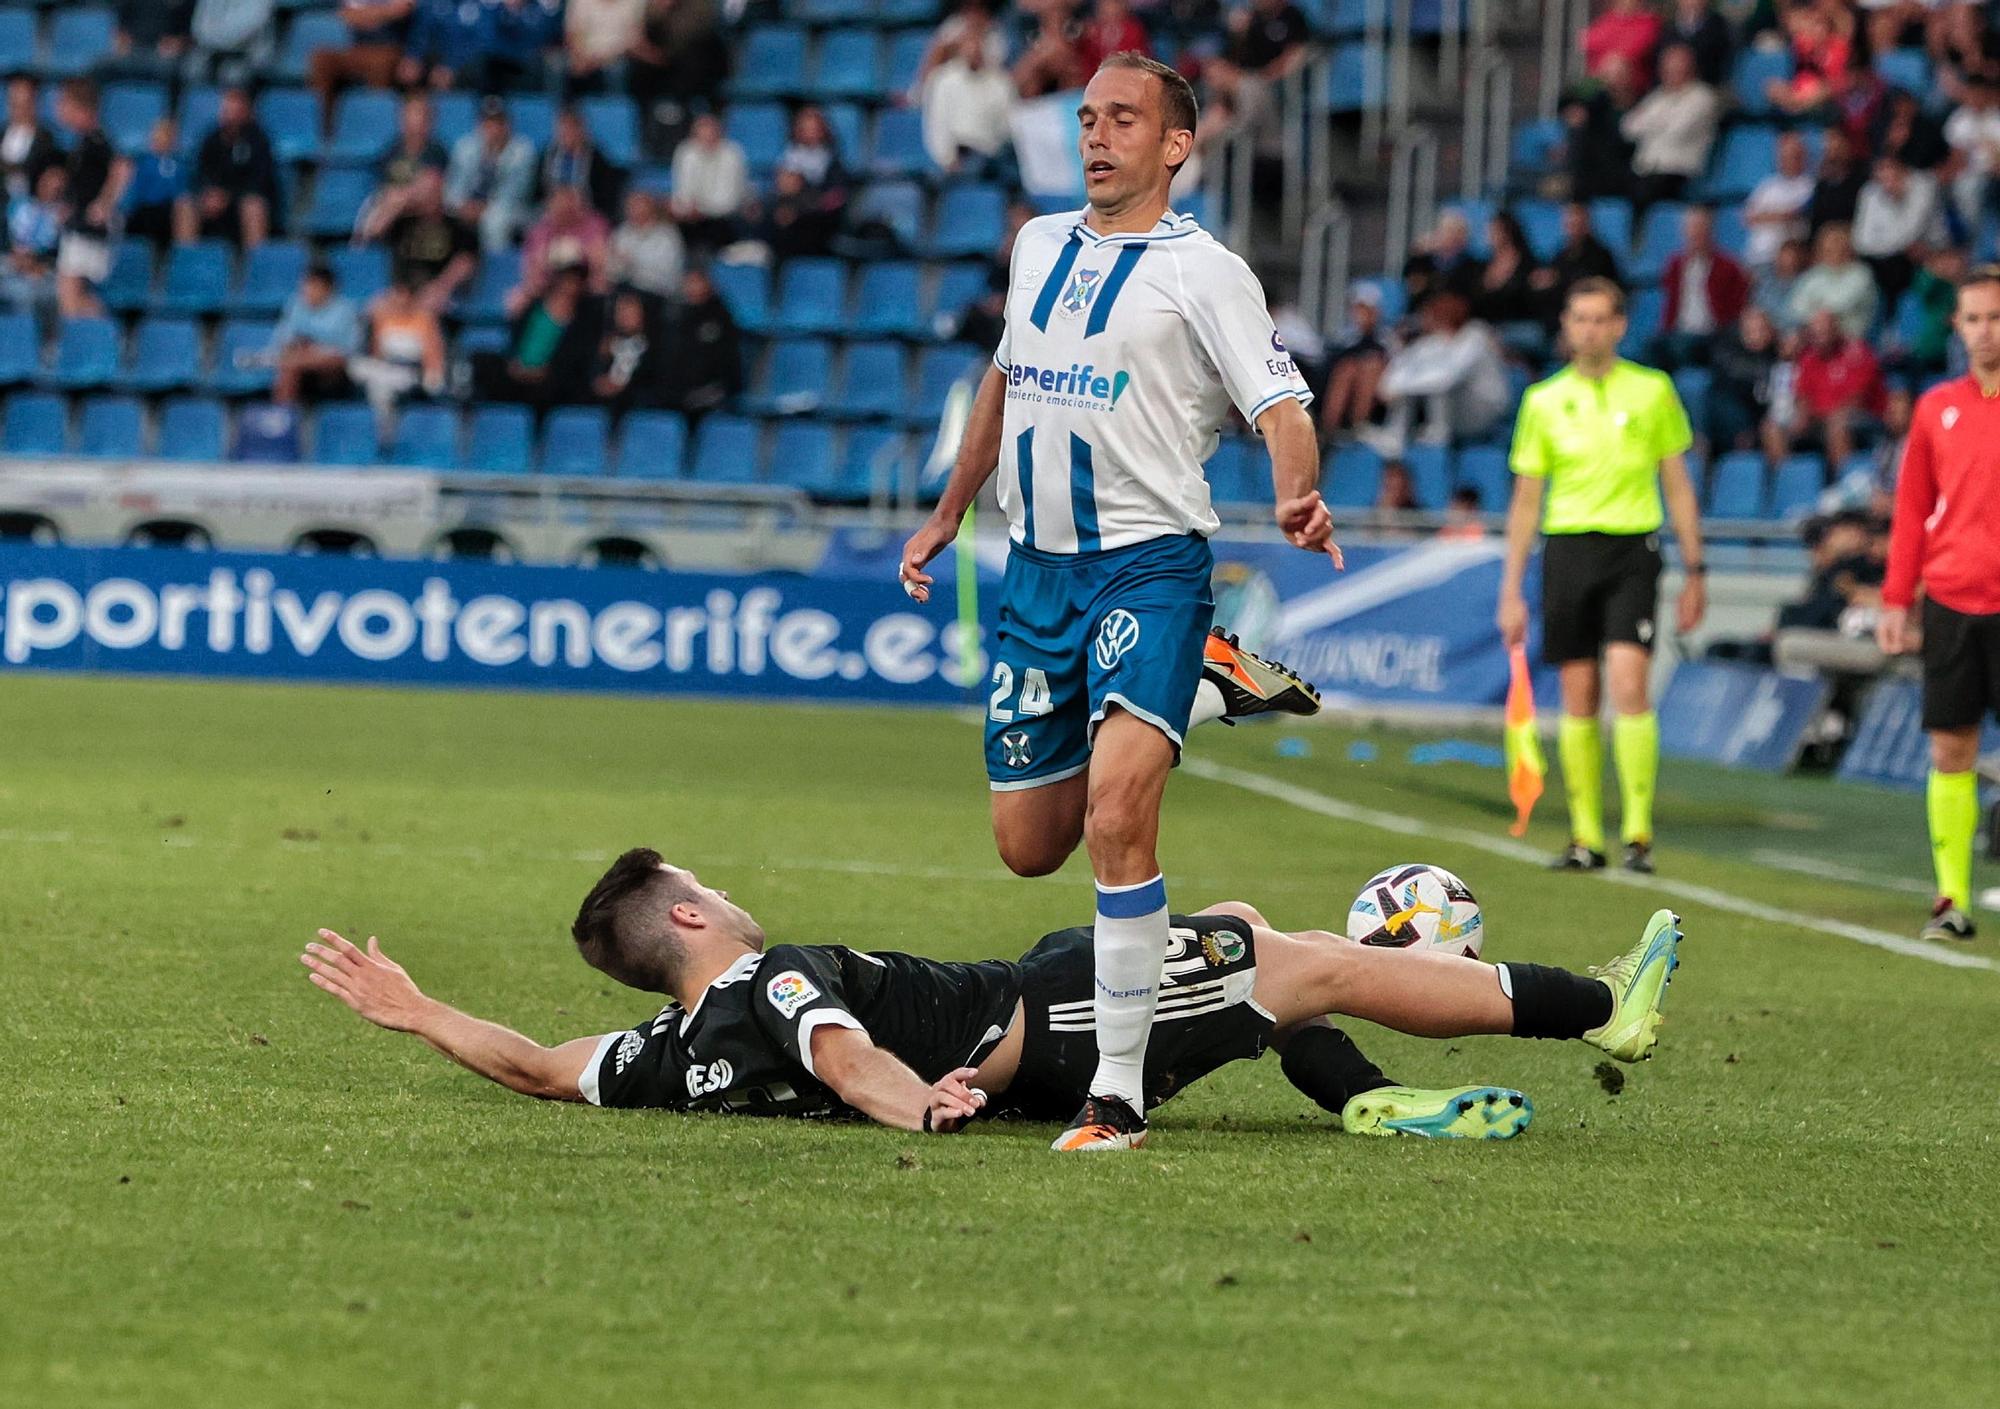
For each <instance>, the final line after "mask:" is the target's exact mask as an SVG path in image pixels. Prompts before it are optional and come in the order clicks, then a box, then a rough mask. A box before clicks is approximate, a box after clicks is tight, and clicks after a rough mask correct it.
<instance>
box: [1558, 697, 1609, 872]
mask: <svg viewBox="0 0 2000 1409" xmlns="http://www.w3.org/2000/svg"><path fill="white" fill-rule="evenodd" d="M1556 752H1557V754H1558V755H1559V756H1560V757H1561V759H1562V766H1563V792H1564V793H1565V794H1567V795H1568V797H1569V839H1570V840H1571V841H1574V842H1581V843H1582V844H1583V845H1585V846H1587V847H1589V848H1590V849H1591V850H1592V851H1602V850H1604V737H1603V735H1602V734H1601V733H1599V732H1598V725H1597V721H1596V720H1595V719H1578V718H1576V717H1575V716H1574V715H1568V714H1565V715H1564V716H1563V717H1562V723H1561V724H1559V725H1557V726H1556Z"/></svg>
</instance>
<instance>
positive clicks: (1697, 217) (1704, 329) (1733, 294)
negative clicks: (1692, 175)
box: [1653, 206, 1750, 371]
mask: <svg viewBox="0 0 2000 1409" xmlns="http://www.w3.org/2000/svg"><path fill="white" fill-rule="evenodd" d="M1660 287H1661V290H1662V291H1663V292H1664V293H1665V295H1666V304H1665V308H1664V310H1663V312H1662V314H1661V318H1660V337H1659V339H1658V341H1657V342H1656V343H1655V344H1654V348H1653V356H1654V360H1655V361H1656V362H1657V363H1658V364H1659V365H1660V366H1661V367H1664V368H1666V369H1667V370H1668V371H1672V370H1674V369H1675V368H1677V367H1683V366H1699V365H1701V363H1703V362H1704V361H1706V360H1707V357H1708V345H1709V340H1710V339H1712V338H1713V337H1714V336H1715V335H1716V333H1717V332H1718V331H1720V330H1721V329H1723V328H1728V327H1731V326H1733V325H1734V324H1735V322H1736V320H1737V319H1739V318H1741V317H1742V316H1743V309H1744V307H1745V306H1746V305H1747V304H1748V303H1749V302H1750V276H1749V275H1748V274H1746V273H1745V272H1744V270H1743V266H1742V265H1740V264H1738V263H1737V262H1736V261H1735V260H1733V259H1731V258H1730V257H1729V254H1728V252H1727V251H1725V250H1723V249H1722V248H1721V247H1719V246H1718V245H1717V244H1716V243H1715V212H1714V211H1712V210H1710V209H1709V208H1708V207H1707V206H1689V207H1688V209H1687V212H1686V214H1684V215H1682V216H1681V247H1680V248H1679V249H1677V250H1675V251H1674V252H1673V254H1671V255H1670V256H1668V258H1667V265H1666V268H1665V269H1664V270H1662V271H1661V274H1660Z"/></svg>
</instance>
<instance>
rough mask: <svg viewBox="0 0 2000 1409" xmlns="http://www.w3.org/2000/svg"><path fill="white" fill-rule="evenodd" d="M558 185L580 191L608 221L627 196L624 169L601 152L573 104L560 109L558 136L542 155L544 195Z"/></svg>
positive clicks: (555, 134) (551, 141) (557, 125)
mask: <svg viewBox="0 0 2000 1409" xmlns="http://www.w3.org/2000/svg"><path fill="white" fill-rule="evenodd" d="M558 186H575V187H578V188H580V189H581V190H582V191H583V194H584V197H585V199H587V200H588V201H589V202H590V208H591V209H592V210H594V211H596V212H597V213H598V214H599V215H602V216H605V217H607V218H608V217H610V216H612V215H614V214H616V213H617V210H618V205H619V202H620V200H621V199H622V198H623V196H624V194H625V171H624V168H622V167H620V166H619V165H618V164H617V163H616V162H614V161H612V160H611V159H610V158H608V157H606V156H605V155H604V153H603V152H601V151H599V150H598V148H597V143H596V141H595V140H593V139H592V137H591V135H590V128H589V126H588V125H587V124H586V123H585V122H584V120H583V113H582V112H581V110H579V109H578V108H577V106H576V105H575V104H574V103H565V104H563V105H562V107H561V108H559V109H558V110H557V112H556V125H555V133H554V135H553V137H552V138H551V139H550V141H549V149H548V150H547V151H546V152H544V153H542V171H541V191H542V194H543V195H544V196H546V195H547V194H548V193H549V192H550V191H553V190H554V189H555V188H556V187H558Z"/></svg>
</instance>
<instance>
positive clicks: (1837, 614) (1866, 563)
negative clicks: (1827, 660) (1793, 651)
mask: <svg viewBox="0 0 2000 1409" xmlns="http://www.w3.org/2000/svg"><path fill="white" fill-rule="evenodd" d="M1800 533H1801V536H1802V538H1803V539H1804V541H1805V545H1806V551H1807V555H1808V557H1807V561H1808V562H1809V563H1810V565H1811V570H1812V576H1811V578H1810V579H1809V580H1808V582H1807V586H1806V595H1805V597H1804V598H1803V599H1802V600H1800V601H1797V602H1793V603H1790V604H1789V605H1787V606H1784V607H1781V608H1779V610H1778V629H1779V630H1781V631H1838V630H1840V628H1841V619H1842V618H1843V617H1844V616H1846V615H1847V613H1848V610H1849V609H1850V608H1853V607H1860V608H1863V609H1864V610H1868V611H1871V612H1872V611H1873V610H1875V609H1878V608H1880V606H1881V605H1882V583H1883V580H1884V579H1885V578H1886V577H1887V575H1888V557H1887V554H1886V552H1877V551H1876V550H1875V546H1874V541H1875V539H1876V538H1877V537H1878V534H1877V533H1876V531H1875V524H1874V522H1873V520H1871V519H1870V517H1869V515H1868V514H1867V512H1866V511H1864V510H1861V509H1844V510H1842V511H1841V512H1840V513H1838V514H1835V515H1833V516H1832V517H1831V518H1813V519H1808V520H1807V521H1806V522H1805V524H1804V525H1803V526H1802V527H1801V530H1800ZM1872 626H1873V622H1872V621H1871V622H1870V623H1869V627H1870V628H1872Z"/></svg>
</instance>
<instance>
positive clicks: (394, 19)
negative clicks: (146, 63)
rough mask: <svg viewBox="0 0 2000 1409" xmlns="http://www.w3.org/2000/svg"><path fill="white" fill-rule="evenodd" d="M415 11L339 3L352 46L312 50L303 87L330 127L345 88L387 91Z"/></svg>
mask: <svg viewBox="0 0 2000 1409" xmlns="http://www.w3.org/2000/svg"><path fill="white" fill-rule="evenodd" d="M141 3H144V0H141ZM416 9H417V0H341V5H340V20H341V23H342V24H345V25H346V26H347V27H348V29H349V30H350V31H352V34H353V41H354V42H353V43H351V44H349V45H348V46H347V47H346V48H345V49H331V48H329V49H315V50H313V52H312V55H311V57H310V58H308V59H307V60H306V82H307V83H308V84H310V85H311V86H312V90H313V91H314V92H315V93H317V94H319V101H320V106H321V108H322V109H323V110H324V111H325V113H326V115H327V120H328V121H329V122H331V121H332V120H333V100H334V99H335V98H337V97H339V96H340V91H341V89H343V88H345V87H346V86H347V85H348V84H350V83H358V84H361V85H362V86H364V87H367V88H387V87H388V86H389V85H390V84H391V83H393V82H395V81H396V70H397V68H398V67H399V66H400V65H401V64H402V61H403V48H404V45H405V43H406V42H407V41H408V39H409V34H410V27H411V17H412V16H413V15H414V14H415V12H416Z"/></svg>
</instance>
